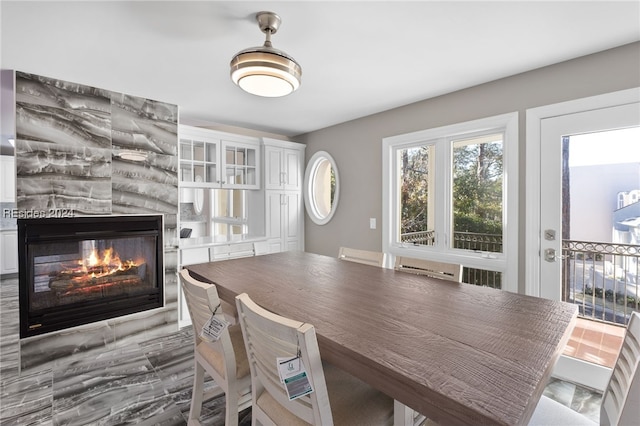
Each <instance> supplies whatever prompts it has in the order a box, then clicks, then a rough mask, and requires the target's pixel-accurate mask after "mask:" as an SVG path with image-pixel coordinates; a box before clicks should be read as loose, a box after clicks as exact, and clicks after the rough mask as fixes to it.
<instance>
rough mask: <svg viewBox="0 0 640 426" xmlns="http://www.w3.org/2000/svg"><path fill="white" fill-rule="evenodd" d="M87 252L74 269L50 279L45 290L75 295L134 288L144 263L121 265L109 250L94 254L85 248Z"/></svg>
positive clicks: (141, 277)
mask: <svg viewBox="0 0 640 426" xmlns="http://www.w3.org/2000/svg"><path fill="white" fill-rule="evenodd" d="M87 252H88V253H87ZM87 252H85V254H84V256H83V257H84V258H83V259H79V260H78V261H77V266H75V267H67V268H65V269H63V270H61V271H58V272H56V273H55V274H54V275H52V276H51V277H50V281H49V287H50V288H52V289H56V290H59V291H60V290H63V291H69V290H72V289H73V290H74V291H78V290H79V289H80V288H85V289H89V287H97V286H98V287H103V286H109V285H114V284H118V285H126V284H128V283H130V284H135V283H139V282H140V281H141V280H142V279H143V278H144V274H145V271H146V268H145V267H144V265H145V261H144V260H137V261H134V260H125V261H122V260H121V259H120V256H119V255H118V253H117V252H115V250H114V249H113V248H108V249H105V250H102V251H98V250H97V249H95V248H90V247H87ZM91 291H93V290H91Z"/></svg>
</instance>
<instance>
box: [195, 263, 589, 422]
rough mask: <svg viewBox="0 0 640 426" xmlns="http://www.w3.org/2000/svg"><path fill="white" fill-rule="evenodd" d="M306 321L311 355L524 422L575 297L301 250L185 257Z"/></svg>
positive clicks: (496, 417) (225, 285) (441, 417)
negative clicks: (312, 339)
mask: <svg viewBox="0 0 640 426" xmlns="http://www.w3.org/2000/svg"><path fill="white" fill-rule="evenodd" d="M186 268H187V269H188V270H189V271H190V272H191V273H192V275H193V276H194V277H195V278H198V279H200V280H202V281H207V282H213V283H215V284H216V285H217V288H218V293H219V295H220V297H221V299H223V300H225V301H227V302H230V303H235V300H234V298H235V296H237V295H238V294H241V293H244V292H246V293H247V294H249V296H250V297H251V298H252V299H253V300H254V301H255V302H256V303H258V304H259V305H261V306H263V307H264V308H266V309H268V310H270V311H272V312H275V313H277V314H280V315H283V316H286V317H289V318H292V319H295V320H298V321H303V322H306V323H309V324H312V325H314V326H315V328H316V333H317V336H318V343H319V346H320V353H321V356H322V358H323V359H326V360H327V361H329V362H331V363H333V364H335V365H337V366H338V367H340V368H342V369H344V370H346V371H349V372H350V373H351V374H353V375H354V376H356V377H359V378H360V379H362V380H364V381H365V382H367V383H369V384H370V385H372V386H373V387H375V388H377V389H379V390H381V391H383V392H384V393H386V394H387V395H389V396H391V397H393V398H394V399H396V400H398V401H400V402H402V403H403V404H405V405H407V406H409V407H411V408H412V409H414V410H416V411H418V412H420V413H423V414H425V415H426V416H427V417H429V418H431V419H433V420H435V421H436V422H438V423H440V424H443V425H445V424H446V425H448V424H474V425H477V424H505V425H518V424H526V423H527V422H528V420H529V418H530V417H531V414H532V413H533V410H534V409H535V406H536V404H537V401H538V400H539V398H540V396H541V395H542V392H543V390H544V387H545V386H546V384H547V380H548V378H549V376H550V375H551V371H552V369H553V366H554V365H555V362H556V360H557V359H558V357H559V356H560V354H561V352H562V349H563V348H564V346H565V345H566V342H567V341H568V339H569V336H570V334H571V330H572V329H573V325H574V323H575V319H576V317H577V307H576V306H573V305H570V304H567V303H562V302H554V301H551V300H546V299H541V298H535V297H530V296H524V295H518V294H514V293H510V292H507V291H500V290H494V289H491V288H486V287H478V286H474V285H469V284H459V283H454V282H450V281H443V280H440V279H435V278H428V277H424V276H418V275H413V274H409V273H406V272H397V271H394V270H392V269H384V268H378V267H375V266H367V265H362V264H358V263H353V262H347V261H342V260H339V259H337V258H332V257H327V256H320V255H315V254H310V253H302V252H284V253H277V254H270V255H266V256H256V257H249V258H243V259H235V260H226V261H223V262H211V263H202V264H196V265H189V266H186Z"/></svg>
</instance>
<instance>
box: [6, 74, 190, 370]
mask: <svg viewBox="0 0 640 426" xmlns="http://www.w3.org/2000/svg"><path fill="white" fill-rule="evenodd" d="M0 85H1V87H2V93H3V96H2V101H3V104H2V107H3V114H2V117H0V118H1V121H2V128H3V129H5V128H6V129H13V130H14V133H11V132H7V134H6V135H5V134H4V132H3V135H2V137H3V138H4V137H9V138H12V139H14V140H15V145H14V157H15V170H16V200H15V209H16V211H18V212H23V213H25V214H31V213H33V212H45V213H48V214H50V213H53V216H51V215H47V216H45V217H54V218H59V217H60V216H58V213H61V214H63V215H64V214H65V213H67V214H71V215H72V216H73V217H76V218H80V217H98V216H100V217H107V216H114V217H122V216H134V215H148V216H153V215H160V216H161V217H162V219H163V220H162V226H163V228H162V229H161V232H160V237H159V238H161V243H160V245H161V249H160V248H157V247H156V250H157V251H158V252H161V256H159V258H158V259H157V260H155V261H151V262H150V263H149V262H145V263H147V264H146V265H145V266H143V267H142V269H145V270H146V274H148V273H149V272H150V270H149V268H151V270H153V271H155V272H154V273H155V276H156V278H157V280H156V282H157V283H161V285H162V288H158V289H157V292H156V294H155V295H152V298H155V299H156V300H155V302H158V301H159V302H160V303H157V304H155V305H153V304H152V305H150V306H147V307H148V308H149V309H147V310H144V311H142V312H137V313H132V312H131V311H128V309H129V308H130V307H131V306H129V307H127V308H124V309H123V310H121V311H120V312H117V315H116V316H114V317H109V315H106V313H105V312H104V311H105V310H103V311H102V312H97V313H96V312H88V313H89V314H92V315H94V316H93V317H92V318H90V321H86V324H81V323H80V322H76V323H73V321H71V323H70V324H67V325H69V328H65V329H60V330H55V327H53V328H50V329H48V330H44V328H43V329H41V330H40V331H42V333H41V334H37V332H39V331H37V332H34V333H22V334H21V336H18V335H17V333H16V335H15V337H11V338H9V337H8V336H9V335H7V334H6V333H5V332H4V330H2V344H8V345H10V346H11V347H15V348H17V351H18V354H16V355H17V356H16V357H15V358H16V359H18V360H19V361H18V362H19V365H18V368H19V370H20V371H21V372H25V373H26V372H29V371H43V370H46V369H48V368H51V366H52V365H53V364H54V363H55V362H56V361H58V360H61V359H64V358H67V357H69V356H70V355H71V354H81V353H82V354H87V356H89V357H90V356H92V355H93V354H96V355H98V354H100V353H102V352H104V351H105V350H113V349H118V348H122V347H125V346H126V345H131V344H136V343H138V342H143V341H146V340H148V339H150V338H153V337H154V336H158V335H166V334H170V333H174V332H176V331H177V330H178V279H177V271H176V270H177V263H178V253H177V241H178V240H177V215H178V156H177V155H178V106H177V105H174V104H170V103H167V102H162V101H159V100H154V99H149V98H146V97H140V96H136V95H132V94H126V93H121V92H117V91H112V90H109V89H106V88H99V87H92V86H88V85H85V84H82V83H76V82H71V81H65V80H59V79H56V78H50V77H46V76H41V75H36V74H30V73H26V72H21V71H16V70H4V69H3V70H1V71H0ZM5 112H6V113H5ZM125 154H126V155H125ZM129 154H135V155H129ZM18 217H20V216H18ZM39 217H42V216H39ZM30 219H32V220H36V219H35V216H33V215H32V216H31V217H30ZM103 239H106V240H113V239H112V238H111V237H106V238H103ZM119 249H120V248H119ZM82 250H84V248H83V249H82ZM82 250H81V251H82ZM121 250H124V251H127V250H128V249H125V248H122V249H121ZM63 251H64V252H65V253H64V255H65V256H69V257H73V255H72V253H71V252H72V250H71V249H70V247H69V246H67V247H66V248H64V249H63ZM39 255H41V256H42V257H46V256H47V255H48V253H47V250H45V249H43V250H42V251H41V252H40V254H39ZM120 255H121V256H125V257H129V256H130V255H129V254H127V253H124V254H123V253H121V254H120ZM154 262H155V264H154ZM52 265H55V262H54V263H52V264H50V265H47V266H45V265H40V267H42V268H46V267H48V266H52ZM158 267H159V268H160V269H158ZM23 268H24V265H20V273H22V270H23ZM67 272H68V271H67ZM67 272H63V271H57V272H56V273H57V274H58V278H57V279H55V280H54V281H55V283H52V282H50V280H49V279H48V278H45V277H41V278H42V280H43V282H46V283H45V284H42V285H45V286H46V287H47V288H49V285H50V284H51V285H53V286H54V287H56V288H57V289H61V288H62V289H64V288H69V287H70V285H71V287H73V283H74V280H73V279H72V278H70V277H68V276H66V275H67ZM138 272H139V274H140V275H144V274H143V273H142V271H140V268H139V270H138ZM20 273H19V275H20ZM127 275H128V277H127V278H126V279H130V278H134V275H138V273H136V274H133V273H130V274H127ZM160 278H162V279H160ZM41 289H44V287H41ZM0 290H2V289H0ZM111 290H114V291H116V286H112V288H111ZM43 291H44V290H43ZM100 291H102V290H100ZM118 291H119V292H121V293H122V292H125V290H122V289H118V290H117V291H116V292H118ZM111 292H113V291H111ZM137 296H138V295H137ZM148 296H149V295H147V297H148ZM45 299H48V300H46V301H42V300H41V301H40V302H41V303H43V304H44V305H40V306H39V307H38V308H42V307H43V306H45V307H48V305H47V304H48V303H51V300H50V299H51V298H45ZM19 300H20V298H19V297H18V295H17V294H16V295H15V298H13V294H12V300H8V301H7V302H8V303H9V305H10V306H11V307H12V308H13V307H15V308H16V309H17V307H18V306H19ZM155 302H154V303H155ZM136 304H140V305H145V304H147V303H146V302H140V300H138V301H137V303H136ZM71 305H73V303H69V304H66V305H65V307H70V306H71ZM108 310H109V309H107V311H108ZM90 311H91V310H90ZM17 316H18V315H16V317H17ZM80 316H82V315H80ZM17 322H18V318H16V323H17ZM35 324H39V323H37V322H36V323H35ZM15 325H16V326H18V324H15ZM36 328H40V327H36ZM16 331H17V330H16ZM45 331H46V332H45ZM11 336H14V335H13V334H11ZM10 339H17V340H18V341H17V342H15V341H10ZM14 343H15V345H14ZM4 355H5V354H4V353H3V354H0V357H2V356H4ZM0 367H2V365H1V363H0Z"/></svg>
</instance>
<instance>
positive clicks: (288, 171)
mask: <svg viewBox="0 0 640 426" xmlns="http://www.w3.org/2000/svg"><path fill="white" fill-rule="evenodd" d="M263 143H264V157H265V160H264V163H265V164H264V166H265V183H264V188H265V189H280V190H291V191H297V190H301V189H302V179H303V177H304V174H303V173H302V170H303V168H304V145H302V146H300V145H301V144H294V145H292V144H291V143H290V142H284V141H278V140H275V139H269V138H263ZM292 146H293V148H292Z"/></svg>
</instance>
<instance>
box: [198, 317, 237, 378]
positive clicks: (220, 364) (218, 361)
mask: <svg viewBox="0 0 640 426" xmlns="http://www.w3.org/2000/svg"><path fill="white" fill-rule="evenodd" d="M229 336H230V337H231V344H232V345H233V352H234V354H235V356H236V377H237V378H238V379H240V378H242V377H245V376H248V375H249V361H248V360H247V350H246V349H245V346H244V340H243V338H242V330H241V329H240V326H239V325H233V326H231V327H229ZM196 351H197V352H198V353H199V354H200V355H201V356H202V357H203V358H204V359H206V360H207V362H208V363H209V364H210V365H211V366H212V367H213V368H215V370H216V371H217V372H218V374H220V375H221V376H222V377H225V373H224V358H223V356H222V354H221V353H219V352H218V351H216V350H215V349H214V348H213V347H212V346H211V343H208V342H205V341H202V342H200V344H199V345H198V346H197V347H196Z"/></svg>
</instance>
